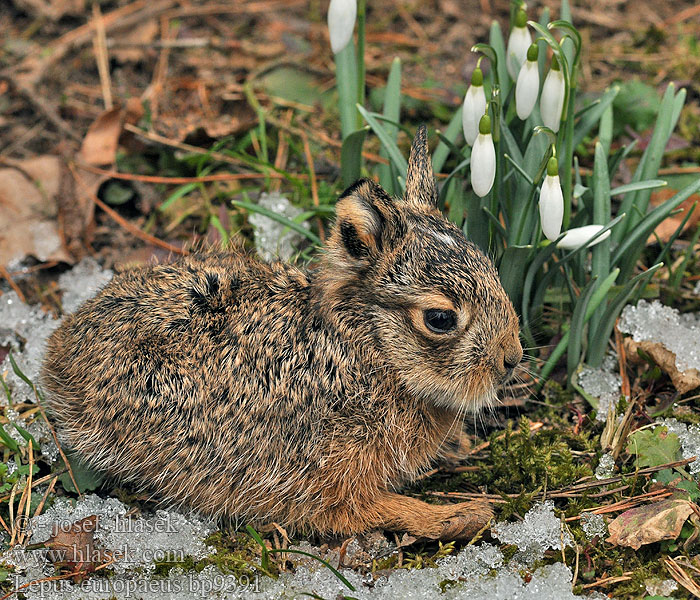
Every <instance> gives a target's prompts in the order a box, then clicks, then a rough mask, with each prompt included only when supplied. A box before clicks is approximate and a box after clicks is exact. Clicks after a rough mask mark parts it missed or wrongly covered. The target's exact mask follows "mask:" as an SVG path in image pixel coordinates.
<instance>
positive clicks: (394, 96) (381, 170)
mask: <svg viewBox="0 0 700 600" xmlns="http://www.w3.org/2000/svg"><path fill="white" fill-rule="evenodd" d="M383 114H384V117H386V118H387V119H390V120H392V121H397V122H398V121H399V119H400V118H401V59H400V58H399V57H398V56H397V57H396V58H394V60H393V61H392V63H391V69H390V70H389V77H388V79H387V82H386V93H385V95H384V110H383ZM386 130H387V133H388V134H389V136H390V137H391V138H392V139H393V140H394V142H396V136H397V135H398V133H399V129H398V127H392V126H387V128H386ZM379 155H380V156H382V157H384V158H389V154H388V153H387V151H386V149H384V148H382V149H381V150H380V151H379ZM377 172H378V174H379V183H380V184H381V186H382V187H383V188H384V189H385V190H386V191H387V192H388V193H389V195H394V194H396V193H397V192H398V190H397V189H396V187H397V185H398V182H397V181H396V178H395V177H394V174H393V172H392V168H391V165H379V167H378V168H377ZM348 185H349V184H348Z"/></svg>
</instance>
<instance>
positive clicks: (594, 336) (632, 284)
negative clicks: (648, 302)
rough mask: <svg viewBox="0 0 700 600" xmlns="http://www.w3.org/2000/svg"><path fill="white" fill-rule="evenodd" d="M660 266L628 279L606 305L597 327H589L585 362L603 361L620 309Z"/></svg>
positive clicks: (594, 364) (591, 363)
mask: <svg viewBox="0 0 700 600" xmlns="http://www.w3.org/2000/svg"><path fill="white" fill-rule="evenodd" d="M661 266H662V265H661V263H658V264H656V265H654V266H653V267H651V268H650V269H648V270H646V271H645V272H644V273H641V274H639V275H637V276H636V277H633V278H632V279H630V280H629V281H628V282H627V283H626V284H625V285H624V286H623V288H622V290H620V292H619V293H618V294H617V295H616V296H615V298H614V300H613V301H612V302H611V303H610V304H609V305H608V307H607V309H606V310H605V312H604V313H603V317H602V319H601V321H600V324H599V325H598V327H597V328H596V329H593V328H591V330H590V331H589V334H588V340H589V345H588V352H587V354H586V362H587V363H588V364H589V365H591V366H592V367H597V366H599V365H600V363H602V362H603V358H604V357H605V351H606V349H607V347H608V341H609V340H610V334H611V333H612V330H613V327H614V326H615V321H616V320H617V317H618V316H619V314H620V311H622V309H623V308H624V306H625V304H626V303H627V300H628V299H629V297H630V296H631V295H632V294H633V293H634V291H635V290H636V288H637V287H638V286H640V285H641V286H642V287H644V286H645V285H646V283H647V282H648V281H649V279H651V276H652V275H653V274H654V273H655V272H656V271H657V270H658V269H659V268H660V267H661Z"/></svg>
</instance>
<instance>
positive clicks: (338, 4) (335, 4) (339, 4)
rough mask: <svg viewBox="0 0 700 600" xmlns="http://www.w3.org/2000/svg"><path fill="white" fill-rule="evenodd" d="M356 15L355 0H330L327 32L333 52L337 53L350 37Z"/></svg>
mask: <svg viewBox="0 0 700 600" xmlns="http://www.w3.org/2000/svg"><path fill="white" fill-rule="evenodd" d="M356 17H357V0H331V4H330V6H329V7H328V33H329V35H330V38H331V49H332V50H333V54H338V52H340V51H341V50H342V49H343V48H345V46H347V45H348V43H349V42H350V40H351V39H352V32H353V30H354V29H355V18H356Z"/></svg>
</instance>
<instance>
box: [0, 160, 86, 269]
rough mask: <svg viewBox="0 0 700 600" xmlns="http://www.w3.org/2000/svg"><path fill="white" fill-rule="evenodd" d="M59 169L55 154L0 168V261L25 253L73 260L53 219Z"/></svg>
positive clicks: (20, 257)
mask: <svg viewBox="0 0 700 600" xmlns="http://www.w3.org/2000/svg"><path fill="white" fill-rule="evenodd" d="M62 169H63V165H62V164H61V161H60V159H59V158H58V157H56V156H38V157H36V158H31V159H29V160H24V161H18V162H17V163H16V165H15V166H13V167H9V168H6V169H0V264H2V265H9V264H11V263H14V262H18V261H21V260H23V259H24V258H26V257H27V256H34V257H35V258H37V259H38V260H40V261H42V262H46V261H52V260H58V261H63V262H67V263H73V262H74V261H73V257H71V256H70V255H69V254H68V253H67V252H66V250H65V249H64V247H63V244H62V241H61V236H60V234H59V228H58V223H57V216H58V208H57V204H56V198H57V197H58V196H59V194H60V191H61V183H62V177H63V171H62Z"/></svg>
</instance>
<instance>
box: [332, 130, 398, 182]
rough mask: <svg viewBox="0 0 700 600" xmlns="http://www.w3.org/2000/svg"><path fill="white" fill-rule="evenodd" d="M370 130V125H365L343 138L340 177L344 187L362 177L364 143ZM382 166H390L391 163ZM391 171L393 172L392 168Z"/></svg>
mask: <svg viewBox="0 0 700 600" xmlns="http://www.w3.org/2000/svg"><path fill="white" fill-rule="evenodd" d="M368 131H369V127H363V128H362V129H358V130H357V131H353V132H352V133H351V134H350V135H349V136H348V137H346V138H345V139H344V140H343V146H342V148H341V149H340V178H341V180H342V182H343V187H348V186H350V185H352V184H353V183H355V181H357V180H358V179H359V178H360V174H361V172H362V145H363V144H364V143H365V136H366V135H367V132H368ZM381 166H383V167H387V168H388V167H389V165H381ZM389 171H390V172H391V170H389ZM385 189H386V188H385ZM387 191H388V190H387Z"/></svg>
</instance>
